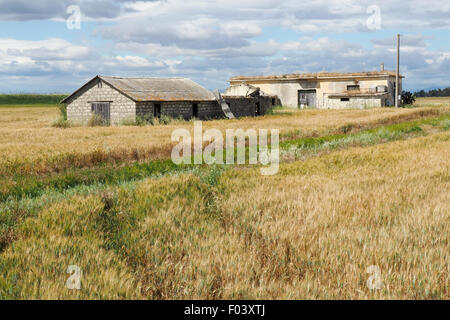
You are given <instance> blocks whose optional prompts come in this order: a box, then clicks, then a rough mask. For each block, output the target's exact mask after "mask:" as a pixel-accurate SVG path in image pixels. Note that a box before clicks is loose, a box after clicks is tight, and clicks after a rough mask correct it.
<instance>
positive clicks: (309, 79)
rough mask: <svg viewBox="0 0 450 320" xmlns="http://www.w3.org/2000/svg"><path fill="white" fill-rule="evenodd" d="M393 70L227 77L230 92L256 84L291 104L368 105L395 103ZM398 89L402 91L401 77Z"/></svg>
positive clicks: (378, 105)
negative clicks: (228, 78)
mask: <svg viewBox="0 0 450 320" xmlns="http://www.w3.org/2000/svg"><path fill="white" fill-rule="evenodd" d="M395 75H396V74H395V72H392V71H385V70H384V67H383V66H382V68H381V70H380V71H371V72H353V73H337V72H334V73H331V72H318V73H303V74H285V75H272V76H238V77H233V78H231V79H230V88H229V91H230V92H235V93H238V94H241V95H245V94H244V92H245V91H246V90H249V89H251V90H253V89H252V88H258V89H259V90H260V91H261V92H264V94H265V95H272V96H276V97H278V98H279V99H280V102H281V105H282V106H285V107H291V108H319V109H343V108H370V107H383V106H392V105H394V104H395ZM402 78H403V77H402V76H400V81H399V83H400V85H399V92H401V84H402V82H401V80H402Z"/></svg>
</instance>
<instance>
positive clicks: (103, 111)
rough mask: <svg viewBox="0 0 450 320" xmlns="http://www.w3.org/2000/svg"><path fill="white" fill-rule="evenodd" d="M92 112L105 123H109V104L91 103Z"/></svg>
mask: <svg viewBox="0 0 450 320" xmlns="http://www.w3.org/2000/svg"><path fill="white" fill-rule="evenodd" d="M92 112H93V113H94V114H98V115H100V116H101V117H102V119H103V120H104V121H105V122H106V123H110V121H111V109H110V103H109V102H94V103H92Z"/></svg>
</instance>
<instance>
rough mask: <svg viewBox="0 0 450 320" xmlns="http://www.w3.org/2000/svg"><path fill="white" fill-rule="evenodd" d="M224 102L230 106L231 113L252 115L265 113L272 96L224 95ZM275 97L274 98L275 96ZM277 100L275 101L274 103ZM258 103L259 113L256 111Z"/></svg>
mask: <svg viewBox="0 0 450 320" xmlns="http://www.w3.org/2000/svg"><path fill="white" fill-rule="evenodd" d="M223 98H224V99H225V102H226V103H227V104H228V105H229V106H230V110H231V112H232V113H233V115H234V116H235V117H237V118H239V117H254V116H257V115H265V114H266V113H267V111H268V110H269V109H270V108H271V107H272V103H273V102H274V101H273V99H274V98H273V97H267V96H260V97H240V96H224V97H223ZM275 99H276V98H275ZM276 102H277V101H275V103H276ZM258 104H259V110H260V112H259V114H257V113H256V110H257V105H258Z"/></svg>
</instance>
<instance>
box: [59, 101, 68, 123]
mask: <svg viewBox="0 0 450 320" xmlns="http://www.w3.org/2000/svg"><path fill="white" fill-rule="evenodd" d="M58 109H59V112H61V117H62V118H63V119H64V120H67V105H65V104H58Z"/></svg>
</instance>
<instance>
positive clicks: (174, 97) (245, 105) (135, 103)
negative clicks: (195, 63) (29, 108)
mask: <svg viewBox="0 0 450 320" xmlns="http://www.w3.org/2000/svg"><path fill="white" fill-rule="evenodd" d="M271 101H272V100H271V99H269V98H267V97H260V96H259V95H258V96H248V97H225V102H226V103H227V104H228V106H229V108H230V110H231V111H232V113H233V114H234V115H235V116H236V117H242V116H258V115H264V114H265V113H266V112H267V111H268V110H269V108H270V107H271V105H270V103H271ZM62 103H64V104H66V105H67V118H68V120H70V121H73V122H76V123H84V124H85V123H87V122H88V121H89V119H90V118H91V117H92V116H93V115H94V114H97V115H100V116H101V117H102V118H103V119H104V120H105V121H106V122H107V123H110V124H114V125H118V124H120V123H121V122H123V121H125V120H126V121H134V120H136V117H138V116H140V117H147V116H153V117H156V118H159V117H161V115H167V116H169V117H172V118H180V117H182V118H184V119H186V120H187V119H191V118H193V117H195V118H197V119H201V120H206V119H214V118H224V117H225V113H224V110H222V106H221V104H220V103H219V101H218V100H217V98H216V96H215V95H214V94H213V93H212V92H211V91H209V90H207V89H205V88H204V87H202V86H201V85H199V84H197V83H195V82H194V81H192V80H190V79H186V78H120V77H105V76H96V77H95V78H93V79H92V80H90V81H89V82H88V83H86V84H85V85H84V86H82V87H81V88H79V89H78V90H76V91H75V92H74V93H73V94H71V95H70V96H68V97H67V98H65V99H64V100H63V101H62Z"/></svg>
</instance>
